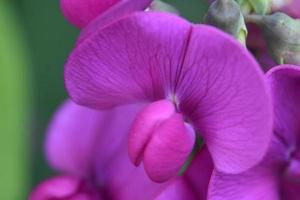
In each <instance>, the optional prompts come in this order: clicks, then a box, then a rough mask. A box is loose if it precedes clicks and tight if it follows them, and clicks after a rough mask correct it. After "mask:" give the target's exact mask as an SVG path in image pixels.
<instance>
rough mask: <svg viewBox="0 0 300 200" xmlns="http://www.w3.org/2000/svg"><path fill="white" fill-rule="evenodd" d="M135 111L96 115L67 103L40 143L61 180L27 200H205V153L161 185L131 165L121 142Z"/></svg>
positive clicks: (131, 108)
mask: <svg viewBox="0 0 300 200" xmlns="http://www.w3.org/2000/svg"><path fill="white" fill-rule="evenodd" d="M141 107H142V106H140V105H139V106H138V105H127V106H122V107H118V108H115V109H113V110H109V111H96V110H92V109H89V108H85V107H81V106H78V105H76V104H75V103H73V102H71V101H67V102H66V103H65V104H64V105H63V106H62V107H61V109H60V110H59V111H58V112H57V114H56V115H55V117H54V120H53V121H52V123H51V126H50V129H49V132H48V134H47V140H46V152H47V158H48V161H49V162H50V164H51V166H52V167H53V168H55V169H56V170H58V171H59V172H60V174H61V175H60V176H56V177H53V178H50V179H48V180H46V181H44V182H43V183H41V184H40V185H39V186H38V187H37V188H36V189H35V190H34V191H33V192H32V194H31V196H30V198H29V199H30V200H48V199H68V200H102V199H103V200H104V199H105V200H132V199H143V200H153V199H156V200H167V199H175V200H181V199H186V200H196V199H200V200H204V199H206V191H207V187H208V182H209V179H210V175H211V172H212V169H213V165H212V161H211V159H210V157H209V154H208V151H207V149H203V150H202V151H201V152H199V153H198V154H197V156H196V158H195V160H194V161H193V162H192V164H191V165H190V167H189V168H188V169H187V171H186V173H185V174H184V175H183V176H180V177H177V178H175V179H173V180H170V181H169V182H166V183H164V184H157V183H154V182H152V181H150V180H149V178H148V177H147V176H146V174H145V171H144V169H143V168H142V167H139V168H136V167H134V166H133V165H132V164H131V162H130V161H129V158H128V155H127V154H128V152H127V142H126V141H127V140H126V139H124V138H126V137H127V132H128V129H129V126H130V124H131V123H132V120H133V118H134V116H135V115H136V112H137V111H138V110H140V109H141ZM199 170H200V171H199ZM196 174H197V176H196ZM198 175H199V176H198Z"/></svg>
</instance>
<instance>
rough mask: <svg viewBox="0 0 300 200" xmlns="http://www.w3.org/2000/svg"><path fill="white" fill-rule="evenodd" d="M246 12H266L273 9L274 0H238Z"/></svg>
mask: <svg viewBox="0 0 300 200" xmlns="http://www.w3.org/2000/svg"><path fill="white" fill-rule="evenodd" d="M236 1H237V3H238V4H239V5H240V7H241V10H242V12H243V13H245V14H250V13H256V14H266V13H268V12H270V11H271V4H272V0H236Z"/></svg>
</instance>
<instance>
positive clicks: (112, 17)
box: [77, 0, 153, 45]
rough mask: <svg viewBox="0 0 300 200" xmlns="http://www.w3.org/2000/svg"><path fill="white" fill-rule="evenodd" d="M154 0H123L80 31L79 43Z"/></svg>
mask: <svg viewBox="0 0 300 200" xmlns="http://www.w3.org/2000/svg"><path fill="white" fill-rule="evenodd" d="M152 1H153V0H122V1H120V2H119V3H117V4H116V5H114V6H113V7H111V8H110V9H109V10H107V12H105V13H103V14H101V15H99V16H98V17H97V18H96V19H95V20H93V21H91V23H90V24H88V26H86V27H85V28H84V29H83V30H82V32H81V33H80V36H79V39H78V40H77V45H78V44H79V43H81V42H82V41H83V40H84V39H85V38H87V37H88V36H90V35H91V34H93V33H95V32H97V31H99V30H100V29H102V28H103V27H104V26H106V25H107V24H109V23H113V22H115V21H117V20H119V19H120V18H121V17H124V16H126V15H129V14H131V13H133V12H135V11H143V10H145V9H146V8H147V7H148V6H149V5H150V4H151V2H152Z"/></svg>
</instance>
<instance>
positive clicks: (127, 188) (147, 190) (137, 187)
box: [105, 148, 212, 200]
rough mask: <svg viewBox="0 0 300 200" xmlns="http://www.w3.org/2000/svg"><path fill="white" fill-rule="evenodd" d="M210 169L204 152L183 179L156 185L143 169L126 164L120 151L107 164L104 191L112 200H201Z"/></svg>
mask: <svg viewBox="0 0 300 200" xmlns="http://www.w3.org/2000/svg"><path fill="white" fill-rule="evenodd" d="M208 166H210V167H208ZM211 166H212V162H211V160H210V159H209V154H208V152H207V151H203V152H202V153H200V154H199V155H198V156H197V157H196V159H195V160H194V161H193V162H192V164H191V166H190V167H189V168H188V169H187V171H186V173H185V174H184V175H183V176H180V177H177V178H175V179H171V180H169V181H167V182H165V183H161V184H158V183H154V182H152V181H151V180H150V179H149V178H148V176H147V174H146V173H145V171H144V169H143V166H139V167H137V168H136V167H134V166H133V165H132V164H131V163H130V161H129V159H128V157H127V156H126V148H124V149H123V150H121V151H119V154H118V155H117V156H116V157H115V159H114V160H113V162H111V164H110V166H109V168H108V171H107V172H106V175H107V178H106V179H105V181H106V186H107V191H108V192H109V193H111V194H113V195H112V197H113V198H114V199H122V200H132V199H143V200H153V199H156V200H163V199H174V200H177V199H178V200H179V199H185V200H194V199H200V200H204V199H206V198H205V195H206V191H207V186H208V182H209V177H210V173H211V171H212V167H211ZM116 191H117V192H116Z"/></svg>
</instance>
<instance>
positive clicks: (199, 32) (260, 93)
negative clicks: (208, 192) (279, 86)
mask: <svg viewBox="0 0 300 200" xmlns="http://www.w3.org/2000/svg"><path fill="white" fill-rule="evenodd" d="M184 66H185V68H183V69H182V73H183V74H184V75H185V76H184V77H182V79H180V84H178V85H179V86H178V92H177V98H178V101H179V102H180V105H181V108H180V109H181V111H182V112H183V113H185V114H186V116H188V117H189V118H190V120H191V121H192V122H193V123H194V126H195V127H196V128H197V129H198V130H199V131H200V134H201V136H202V137H203V139H204V141H205V143H206V144H207V147H208V149H209V151H210V153H211V156H212V159H213V161H214V164H215V167H216V168H217V169H218V170H220V171H223V172H226V173H240V172H242V171H245V170H247V169H249V168H250V167H252V166H254V165H255V164H257V163H258V162H259V161H261V160H262V158H263V156H264V155H265V153H266V151H267V148H268V145H269V142H270V139H271V134H272V123H273V119H272V117H273V115H272V114H273V113H272V104H271V97H270V93H269V88H268V86H267V84H266V81H265V77H264V75H263V73H262V71H261V70H260V67H259V66H258V64H257V62H256V61H255V60H254V58H253V57H252V55H251V54H250V53H249V52H248V51H247V49H246V48H244V47H243V46H241V45H240V44H239V43H238V42H237V41H236V40H234V39H232V38H231V37H229V36H228V35H227V34H224V33H223V32H220V31H218V30H217V29H214V28H211V27H208V26H203V25H202V26H201V25H199V26H194V29H193V32H192V35H191V37H190V46H189V49H188V50H187V54H186V58H185V62H184Z"/></svg>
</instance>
